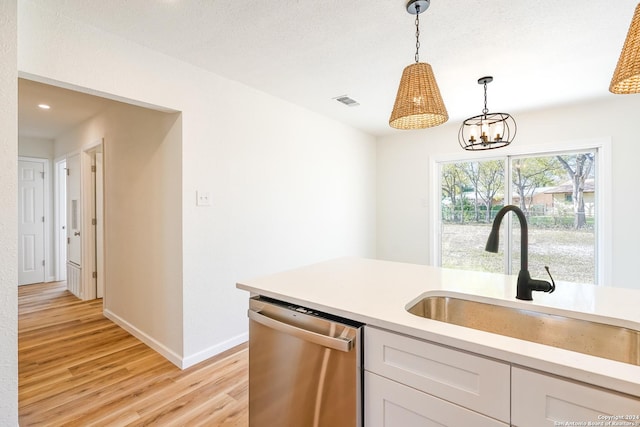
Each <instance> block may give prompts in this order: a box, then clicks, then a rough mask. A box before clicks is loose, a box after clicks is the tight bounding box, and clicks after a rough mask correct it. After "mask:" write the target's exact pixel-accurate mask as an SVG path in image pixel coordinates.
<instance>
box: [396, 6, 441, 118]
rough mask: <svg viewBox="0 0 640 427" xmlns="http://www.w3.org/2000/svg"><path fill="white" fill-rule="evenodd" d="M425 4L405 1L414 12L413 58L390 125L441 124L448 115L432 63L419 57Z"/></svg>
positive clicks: (401, 85) (407, 68) (403, 77)
mask: <svg viewBox="0 0 640 427" xmlns="http://www.w3.org/2000/svg"><path fill="white" fill-rule="evenodd" d="M428 7H429V0H410V1H409V3H407V12H409V13H410V14H412V15H416V54H415V60H416V62H415V64H411V65H409V66H407V67H406V68H405V69H404V71H403V72H402V78H401V79H400V86H399V87H398V94H397V95H396V102H395V104H394V106H393V111H392V112H391V118H390V119H389V125H390V126H391V127H393V128H396V129H424V128H429V127H433V126H438V125H441V124H443V123H444V122H446V121H447V120H448V119H449V114H447V109H446V108H445V106H444V102H443V101H442V96H440V89H438V84H437V83H436V79H435V77H434V76H433V70H432V69H431V65H429V64H427V63H424V62H420V61H419V57H418V50H419V48H420V20H419V15H420V13H422V12H424V11H425V10H427V8H428Z"/></svg>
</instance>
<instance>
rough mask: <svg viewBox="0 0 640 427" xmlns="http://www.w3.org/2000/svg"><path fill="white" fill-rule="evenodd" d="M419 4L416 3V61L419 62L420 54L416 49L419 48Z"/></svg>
mask: <svg viewBox="0 0 640 427" xmlns="http://www.w3.org/2000/svg"><path fill="white" fill-rule="evenodd" d="M419 16H420V5H419V4H416V56H415V60H416V63H417V62H420V55H419V53H418V50H419V49H420V18H419Z"/></svg>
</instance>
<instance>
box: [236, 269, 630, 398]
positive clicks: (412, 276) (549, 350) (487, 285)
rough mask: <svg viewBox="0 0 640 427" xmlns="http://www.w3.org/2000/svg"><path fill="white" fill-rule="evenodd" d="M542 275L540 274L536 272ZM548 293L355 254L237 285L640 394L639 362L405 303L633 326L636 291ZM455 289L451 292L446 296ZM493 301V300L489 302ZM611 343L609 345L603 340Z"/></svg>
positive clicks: (584, 288) (507, 279)
mask: <svg viewBox="0 0 640 427" xmlns="http://www.w3.org/2000/svg"><path fill="white" fill-rule="evenodd" d="M536 278H541V279H544V277H536ZM557 285H558V286H557V288H556V291H555V292H554V293H553V294H546V293H542V292H534V295H533V299H534V301H520V300H516V298H515V293H516V276H506V275H501V274H493V273H479V272H469V271H462V270H451V269H444V268H437V267H431V266H425V265H416V264H405V263H398V262H390V261H379V260H372V259H363V258H339V259H335V260H330V261H326V262H321V263H318V264H313V265H309V266H305V267H301V268H298V269H294V270H288V271H284V272H280V273H276V274H272V275H268V276H263V277H259V278H255V279H249V280H243V281H240V282H239V283H238V284H237V287H238V288H239V289H243V290H246V291H249V292H252V293H255V294H260V295H264V296H268V297H271V298H276V299H280V300H284V301H287V302H290V303H293V304H298V305H301V306H304V307H308V308H312V309H315V310H319V311H324V312H327V313H331V314H334V315H338V316H342V317H346V318H349V319H353V320H356V321H359V322H362V323H366V324H368V325H372V326H377V327H380V328H384V329H387V330H390V331H394V332H399V333H402V334H406V335H410V336H413V337H417V338H422V339H426V340H429V341H433V342H437V343H440V344H443V345H448V346H452V347H456V348H459V349H462V350H466V351H470V352H474V353H478V354H482V355H485V356H487V357H491V358H495V359H499V360H503V361H506V362H509V363H512V364H514V365H519V366H526V367H529V368H533V369H537V370H540V371H544V372H548V373H551V374H555V375H560V376H563V377H567V378H572V379H575V380H578V381H584V382H587V383H590V384H594V385H599V386H602V387H606V388H609V389H613V390H617V391H620V392H623V393H628V394H631V395H634V396H638V397H640V366H635V365H631V364H627V363H622V362H616V361H611V360H607V359H603V358H600V357H594V356H589V355H586V354H582V353H577V352H573V351H568V350H563V349H559V348H555V347H550V346H546V345H542V344H537V343H533V342H529V341H523V340H519V339H515V338H510V337H505V336H502V335H497V334H492V333H488V332H483V331H478V330H475V329H470V328H465V327H461V326H456V325H451V324H448V323H444V322H439V321H435V320H431V319H425V318H422V317H419V316H415V315H413V314H410V313H408V312H407V311H406V307H408V306H410V305H411V303H412V302H415V301H417V300H418V299H420V298H421V297H422V296H423V295H424V294H428V295H450V296H460V294H464V295H462V296H463V297H464V298H467V299H474V300H479V301H484V302H487V299H488V298H489V299H491V300H493V301H489V302H495V303H498V304H501V305H507V306H512V307H521V308H524V309H533V310H538V311H544V312H546V313H551V314H554V313H559V312H560V311H571V312H573V313H572V315H573V316H574V317H579V318H582V319H587V320H596V321H598V320H599V321H601V322H602V321H604V322H605V323H613V324H617V325H619V326H626V327H629V328H632V329H636V330H640V291H637V290H631V289H622V288H612V287H605V286H592V285H576V284H571V283H558V284H557ZM454 294H458V295H454ZM496 300H497V301H496ZM611 345H612V346H615V345H616V343H615V341H614V340H612V342H611Z"/></svg>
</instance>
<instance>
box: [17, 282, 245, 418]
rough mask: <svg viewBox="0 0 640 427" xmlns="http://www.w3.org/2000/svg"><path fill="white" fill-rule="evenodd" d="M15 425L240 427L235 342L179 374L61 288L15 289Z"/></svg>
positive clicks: (241, 352) (241, 380)
mask: <svg viewBox="0 0 640 427" xmlns="http://www.w3.org/2000/svg"><path fill="white" fill-rule="evenodd" d="M18 313H19V316H18V361H19V376H18V388H19V415H20V419H19V421H20V426H21V427H27V426H83V427H84V426H101V427H102V426H147V425H160V426H240V427H245V426H247V425H248V406H247V405H248V392H247V387H248V350H247V345H246V344H243V345H241V346H238V347H236V348H233V349H231V350H229V351H227V352H225V353H223V354H220V355H218V356H216V357H214V358H212V359H209V360H206V361H204V362H202V363H200V364H198V365H196V366H193V367H191V368H188V369H185V370H180V369H179V368H177V367H175V366H174V365H173V364H172V363H170V362H169V361H167V360H166V359H164V358H163V357H162V356H160V355H159V354H158V353H156V352H155V351H154V350H152V349H150V348H149V347H147V346H146V345H145V344H143V343H142V342H140V341H139V340H138V339H136V338H135V337H133V336H131V335H130V334H129V333H128V332H126V331H125V330H123V329H121V328H120V327H119V326H117V325H115V324H114V323H113V322H111V321H110V320H108V319H107V318H105V317H104V316H103V315H102V300H94V301H88V302H85V301H80V300H79V299H77V298H76V297H75V296H73V295H72V294H71V293H70V292H68V291H67V290H66V283H65V282H56V283H44V284H36V285H27V286H20V287H19V289H18Z"/></svg>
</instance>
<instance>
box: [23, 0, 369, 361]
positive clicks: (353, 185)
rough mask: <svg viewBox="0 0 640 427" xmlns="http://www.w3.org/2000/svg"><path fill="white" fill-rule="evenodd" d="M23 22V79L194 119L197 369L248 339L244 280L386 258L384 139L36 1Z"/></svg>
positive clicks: (186, 285)
mask: <svg viewBox="0 0 640 427" xmlns="http://www.w3.org/2000/svg"><path fill="white" fill-rule="evenodd" d="M19 23H20V25H19V28H18V33H19V52H18V69H19V70H20V72H21V74H22V76H25V77H30V78H33V79H36V80H39V81H44V82H57V83H58V84H59V85H63V86H65V87H69V88H84V90H86V91H89V92H94V93H103V94H112V95H110V96H112V97H115V98H119V99H129V100H136V101H137V102H142V103H144V104H148V105H156V106H163V107H166V108H170V109H173V110H175V111H181V112H182V137H183V141H182V187H181V190H182V201H181V209H182V254H183V255H182V256H183V276H182V284H181V286H182V298H183V308H182V312H183V313H184V315H183V323H182V326H183V337H184V339H183V343H184V344H183V349H184V351H183V356H184V358H185V360H184V361H183V364H185V365H189V364H192V363H195V362H197V361H199V360H201V359H204V358H206V357H208V356H210V355H212V354H215V353H217V352H219V351H223V350H225V349H226V348H229V347H230V346H232V345H234V344H236V343H239V342H241V341H243V340H245V339H246V332H247V319H246V311H245V308H246V305H247V303H246V300H247V297H248V295H247V294H246V293H244V292H241V291H238V290H236V289H235V282H236V281H238V280H239V279H241V278H245V277H248V276H253V275H256V274H263V273H266V272H272V271H276V270H280V269H282V268H289V267H294V266H298V265H300V264H305V263H311V262H316V261H320V260H323V259H327V258H333V257H337V256H341V255H359V256H369V257H373V256H375V244H376V242H375V240H376V239H375V198H376V194H375V193H376V190H375V168H376V160H375V159H376V147H375V139H374V138H373V137H371V136H369V135H366V134H364V133H362V132H359V131H356V130H353V129H351V128H349V127H346V126H344V125H342V124H340V123H337V122H335V121H332V120H329V119H326V118H324V117H321V116H319V115H317V114H315V113H311V112H309V111H307V110H304V109H302V108H300V107H297V106H294V105H292V104H289V103H286V102H284V101H281V100H278V99H275V98H273V97H271V96H268V95H266V94H264V93H261V92H258V91H256V90H253V89H250V88H248V87H246V86H243V85H241V84H238V83H236V82H233V81H230V80H226V79H223V78H220V77H219V76H216V75H214V74H211V73H208V72H205V71H203V70H201V69H198V68H195V67H192V66H190V65H188V64H185V63H182V62H179V61H176V60H174V59H172V58H169V57H167V56H165V55H161V54H159V53H155V52H153V51H150V50H148V49H146V48H143V47H141V46H138V45H135V44H132V43H130V42H127V41H125V40H122V39H119V38H116V37H113V36H110V35H108V34H105V33H103V32H100V31H99V30H97V29H95V28H92V27H86V26H83V25H81V24H78V23H75V22H72V21H68V20H65V19H64V18H62V17H60V16H56V15H55V14H52V13H49V12H46V11H42V10H40V9H39V8H38V7H37V6H35V5H33V4H32V3H30V2H28V1H26V0H24V1H20V3H19ZM107 161H108V160H107ZM197 190H201V191H209V192H210V193H211V196H212V198H213V206H211V207H196V205H195V195H196V191H197ZM107 280H109V278H108V277H107ZM107 287H108V284H107Z"/></svg>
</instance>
